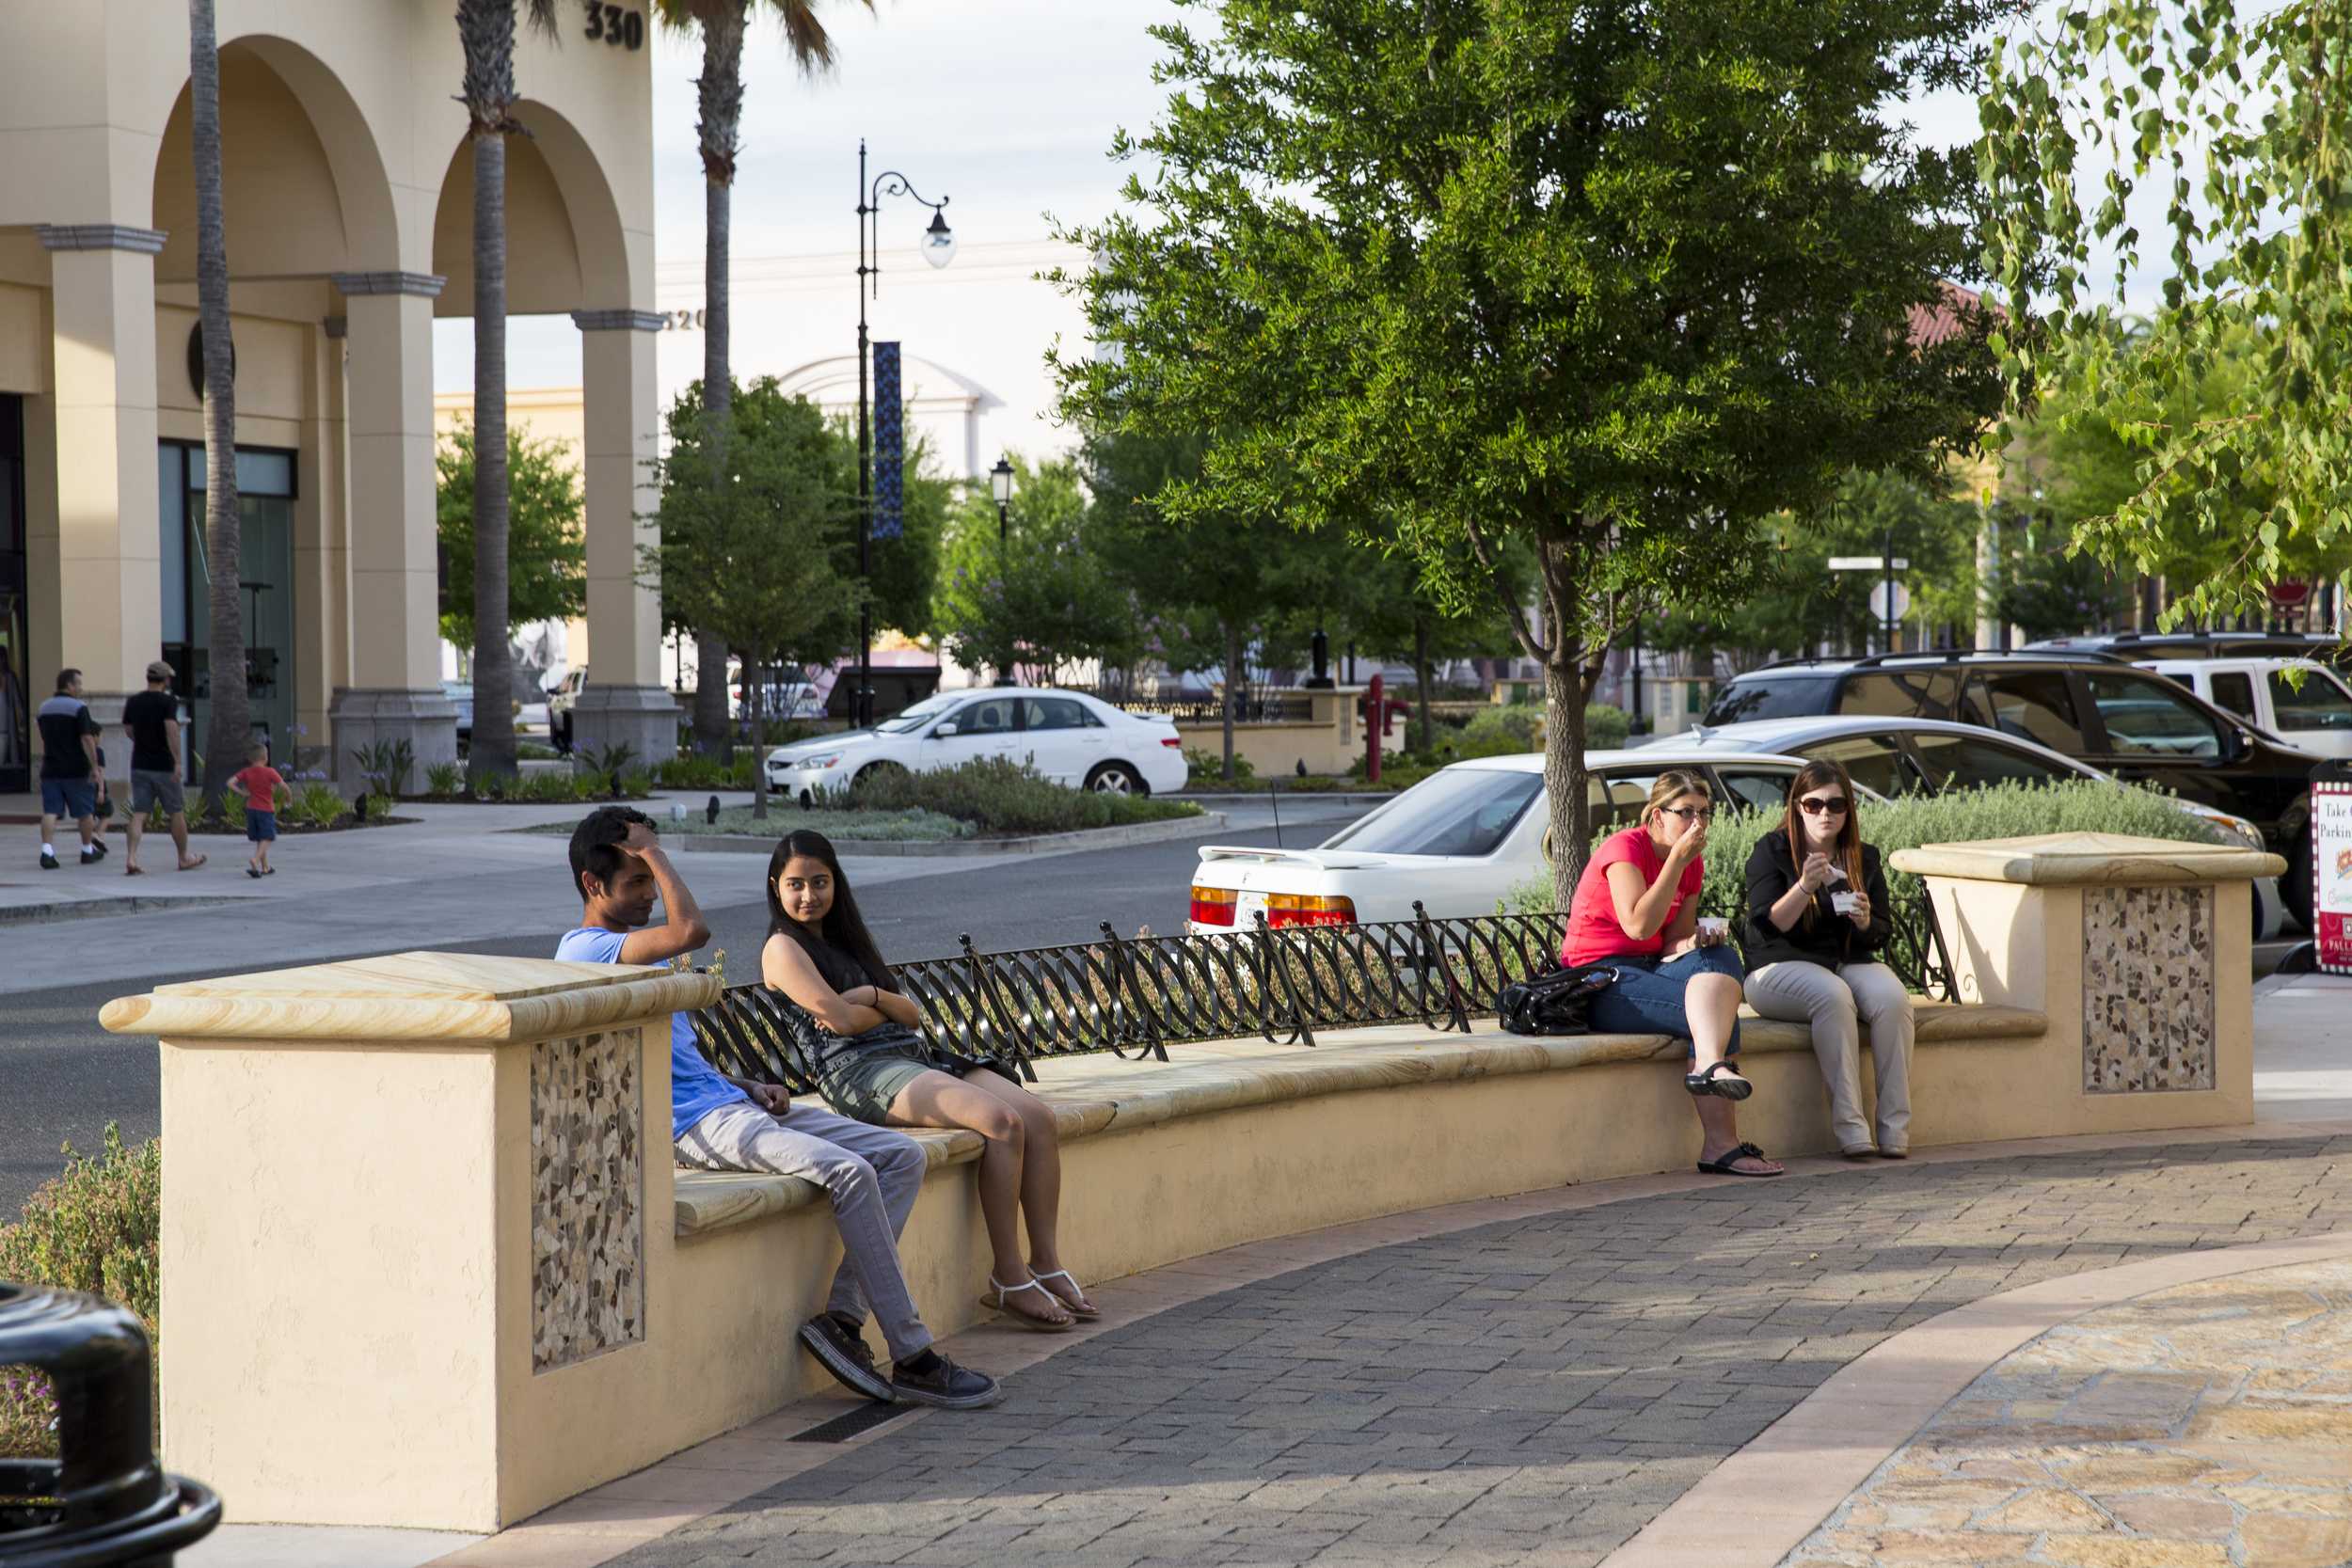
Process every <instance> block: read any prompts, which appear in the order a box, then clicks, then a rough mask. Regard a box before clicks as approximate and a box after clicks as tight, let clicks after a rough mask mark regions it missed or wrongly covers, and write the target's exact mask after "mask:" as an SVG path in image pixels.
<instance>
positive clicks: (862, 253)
mask: <svg viewBox="0 0 2352 1568" xmlns="http://www.w3.org/2000/svg"><path fill="white" fill-rule="evenodd" d="M885 196H905V197H912V198H914V200H916V201H918V202H920V203H921V204H922V205H924V206H926V207H929V208H930V210H931V222H930V228H928V229H926V230H924V231H923V260H924V261H929V262H930V264H931V265H932V266H934V267H944V266H946V264H947V263H948V262H950V261H954V260H955V258H956V236H955V232H954V230H950V229H949V228H948V227H947V214H946V212H945V211H944V209H945V208H946V205H947V201H948V198H946V197H944V196H943V197H941V198H939V199H938V200H937V201H932V200H929V199H927V198H925V197H924V195H923V193H922V192H920V191H918V190H916V189H915V188H914V186H913V185H911V184H909V183H908V182H907V177H906V176H905V175H903V174H900V173H898V171H897V170H896V169H891V170H885V171H884V172H882V173H881V174H878V175H876V176H874V178H873V180H872V181H871V182H868V181H867V180H866V139H865V138H864V137H863V136H861V137H859V138H858V144H857V578H858V592H859V598H858V607H857V690H856V691H855V692H854V693H852V694H851V701H850V723H851V724H853V725H859V726H869V725H871V724H872V723H873V722H874V606H873V598H872V593H871V589H872V583H873V576H874V433H873V424H872V420H871V417H870V415H869V412H868V410H867V406H866V404H867V390H866V367H867V345H866V298H867V296H868V293H869V291H870V292H871V293H873V294H875V295H879V294H880V293H881V292H882V286H881V284H879V283H873V282H869V281H868V279H870V278H876V277H881V276H882V238H881V233H880V226H879V225H878V224H877V223H876V222H875V216H874V215H875V214H876V213H878V212H880V211H881V204H882V198H883V197H885Z"/></svg>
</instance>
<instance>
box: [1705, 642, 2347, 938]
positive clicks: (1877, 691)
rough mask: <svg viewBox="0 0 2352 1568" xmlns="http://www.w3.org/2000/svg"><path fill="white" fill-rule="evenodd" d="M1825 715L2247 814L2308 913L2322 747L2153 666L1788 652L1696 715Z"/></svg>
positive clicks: (2055, 655) (2094, 658)
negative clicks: (2036, 752) (2295, 742)
mask: <svg viewBox="0 0 2352 1568" xmlns="http://www.w3.org/2000/svg"><path fill="white" fill-rule="evenodd" d="M1830 714H1840V715H1854V716H1860V715H1867V716H1870V717H1873V718H1880V719H1943V720H1954V721H1959V722H1962V723H1965V724H1972V725H1977V726H1979V727H1981V728H1985V729H1990V730H1995V731H1998V732H1999V733H2001V734H2003V735H2006V736H2011V737H2012V738H2015V739H2019V740H2030V741H2033V742H2034V743H2036V744H2038V745H2042V746H2046V747H2048V748H2049V749H2051V750H2052V751H2055V752H2060V753H2062V754H2064V755H2066V756H2069V757H2072V758H2074V760H2075V761H2076V762H2081V763H2088V764H2089V765H2090V766H2091V767H2092V768H2097V769H2099V770H2100V771H2101V772H2103V773H2108V774H2112V775H2114V776H2115V777H2117V778H2119V779H2127V780H2129V781H2131V782H2132V783H2134V784H2153V785H2154V786H2155V787H2156V788H2158V789H2162V790H2166V791H2168V792H2169V793H2171V794H2174V795H2177V796H2179V797H2180V798H2181V799H2182V800H2191V801H2195V802H2198V803H2200V804H2202V805H2205V806H2209V807H2211V808H2212V809H2214V810H2215V811H2217V812H2221V813H2224V814H2226V815H2228V816H2240V817H2244V818H2245V819H2247V820H2248V821H2249V822H2252V823H2253V824H2255V826H2256V827H2258V828H2259V829H2260V830H2261V831H2262V833H2263V836H2264V839H2265V842H2267V843H2269V844H2272V845H2274V846H2276V847H2277V848H2278V851H2279V853H2280V854H2281V855H2284V856H2285V857H2286V860H2287V875H2286V876H2285V878H2284V879H2281V882H2280V886H2281V889H2282V891H2283V892H2284V894H2285V895H2286V900H2287V908H2288V909H2289V910H2290V911H2293V913H2294V914H2295V917H2296V919H2297V920H2298V921H2301V922H2303V924H2304V925H2306V926H2307V927H2308V926H2309V924H2310V919H2311V902H2312V866H2311V854H2312V847H2311V837H2310V832H2309V829H2310V823H2311V774H2312V768H2315V767H2317V766H2318V765H2319V763H2320V761H2321V758H2320V757H2319V756H2318V755H2317V754H2316V753H2314V752H2304V751H2297V750H2296V749H2295V748H2293V747H2291V746H2288V745H2286V744H2284V743H2283V742H2281V741H2280V740H2279V739H2278V738H2276V737H2275V736H2270V735H2267V734H2265V732H2263V731H2262V730H2260V729H2257V728H2256V727H2254V726H2253V725H2251V724H2249V723H2248V722H2246V721H2243V720H2240V719H2237V718H2235V717H2233V716H2232V715H2230V714H2228V713H2225V712H2223V711H2222V710H2221V709H2219V708H2217V707H2216V706H2214V705H2212V704H2211V703H2208V702H2206V701H2205V700H2204V699H2203V698H2201V697H2200V696H2198V695H2197V694H2196V693H2195V692H2193V691H2190V690H2189V689H2186V688H2185V687H2183V686H2180V685H2178V684H2176V683H2174V682H2172V681H2169V680H2167V679H2165V678H2164V677H2163V676H2162V675H2157V674H2152V673H2149V672H2148V671H2145V670H2139V669H2135V668H2133V667H2132V666H2131V665H2130V664H2128V663H2126V662H2124V661H2123V660H2122V659H2121V658H2118V657H2115V656H2113V655H2110V654H2105V653H2066V652H2055V651H2042V652H2025V653H2015V654H1997V653H1993V654H1988V653H1964V652H1963V653H1928V654H1880V655H1877V656H1874V657H1869V658H1837V659H1820V658H1816V659H1788V660H1784V661H1782V662H1780V663H1778V664H1770V665H1766V666H1765V667H1764V668H1763V669H1761V670H1756V671H1752V672H1750V673H1746V674H1742V675H1739V676H1735V677H1734V678H1733V679H1732V680H1731V682H1730V683H1729V684H1728V685H1726V686H1725V687H1724V689H1722V690H1721V691H1719V692H1717V693H1716V695H1715V701H1714V702H1713V704H1712V705H1709V706H1708V711H1707V719H1706V725H1707V727H1708V728H1710V729H1711V728H1714V727H1717V726H1721V725H1724V724H1730V723H1738V722H1745V721H1756V720H1761V719H1774V718H1797V717H1813V716H1819V715H1830Z"/></svg>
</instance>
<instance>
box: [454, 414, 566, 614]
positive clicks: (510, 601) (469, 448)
mask: <svg viewBox="0 0 2352 1568" xmlns="http://www.w3.org/2000/svg"><path fill="white" fill-rule="evenodd" d="M473 440H474V433H473V428H472V427H471V426H470V425H461V426H459V427H458V428H457V429H455V430H453V431H452V432H450V433H449V434H448V435H446V436H442V437H441V440H440V444H439V446H438V447H437V449H436V450H435V451H434V453H433V470H434V479H435V481H436V490H435V497H436V499H435V519H434V520H435V524H436V527H437V532H438V534H439V542H440V547H441V563H442V575H441V635H442V636H443V637H445V638H447V639H449V641H452V642H453V643H455V644H456V645H457V646H458V647H461V648H469V647H471V646H472V645H473V632H474V626H473V607H474V593H473V566H474V538H473V497H474V445H473ZM506 476H507V480H506V483H507V495H508V502H507V534H506V537H507V547H508V548H509V549H510V550H512V551H513V552H514V553H515V554H516V556H518V557H520V558H521V559H522V560H524V561H527V562H531V569H530V570H529V571H526V572H516V573H513V574H510V575H509V577H508V578H507V581H506V618H507V622H508V624H509V625H510V626H521V625H523V624H525V623H526V622H531V621H554V620H561V619H563V618H564V617H565V616H569V615H578V614H580V613H581V612H582V611H583V610H585V609H586V608H587V602H588V600H587V594H588V558H587V546H586V543H585V539H584V536H583V535H582V533H581V522H580V508H581V501H580V473H579V470H578V469H576V468H574V467H572V466H571V465H570V464H569V463H568V462H566V461H565V460H564V448H563V447H562V446H561V445H560V444H559V443H557V442H554V441H535V440H532V438H531V436H529V435H528V434H526V433H525V432H523V431H519V430H516V429H514V428H513V427H512V426H509V427H508V429H507V432H506Z"/></svg>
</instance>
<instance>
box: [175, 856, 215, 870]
mask: <svg viewBox="0 0 2352 1568" xmlns="http://www.w3.org/2000/svg"><path fill="white" fill-rule="evenodd" d="M210 859H212V857H211V856H210V855H199V856H197V857H196V859H194V860H192V861H182V862H181V863H180V869H181V870H183V871H194V870H195V869H196V868H197V867H198V866H199V865H202V864H203V863H205V862H206V861H208V860H210Z"/></svg>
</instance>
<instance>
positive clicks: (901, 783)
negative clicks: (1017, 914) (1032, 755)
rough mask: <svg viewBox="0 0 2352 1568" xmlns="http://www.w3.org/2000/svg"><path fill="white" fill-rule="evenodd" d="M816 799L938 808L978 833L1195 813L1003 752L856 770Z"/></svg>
mask: <svg viewBox="0 0 2352 1568" xmlns="http://www.w3.org/2000/svg"><path fill="white" fill-rule="evenodd" d="M818 799H819V801H820V802H821V804H822V805H823V806H825V807H827V808H831V809H842V808H847V809H852V810H860V811H933V812H939V813H941V814H943V815H945V816H960V817H961V818H963V820H965V821H967V822H970V823H972V824H973V825H974V826H976V827H977V828H978V829H979V831H980V832H983V833H1066V832H1075V831H1076V830H1078V829H1080V828H1113V827H1120V826H1123V825H1125V824H1127V823H1131V822H1165V821H1168V820H1171V819H1173V818H1175V817H1180V816H1200V807H1199V806H1197V805H1194V804H1193V803H1192V802H1191V801H1189V800H1152V799H1151V798H1150V797H1148V796H1141V795H1097V794H1095V793H1094V792H1093V791H1091V790H1085V789H1072V788H1070V787H1069V786H1068V785H1066V784H1055V783H1054V782H1053V781H1052V780H1050V779H1047V778H1045V777H1043V776H1042V775H1041V774H1040V773H1039V772H1038V771H1037V770H1036V769H1035V768H1031V767H1029V766H1028V765H1027V764H1025V763H1015V762H1013V761H1010V760H1009V759H1008V758H1004V757H982V758H980V759H979V760H977V761H976V762H967V763H965V764H963V765H962V766H961V767H960V768H940V769H938V770H936V771H933V772H928V773H910V772H898V771H877V770H874V769H870V768H869V769H868V770H867V771H866V773H864V774H861V775H860V776H859V780H858V785H857V788H856V790H855V791H854V792H849V793H845V792H843V791H839V790H834V791H829V792H827V793H826V794H824V795H822V796H820V797H819V798H818Z"/></svg>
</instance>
